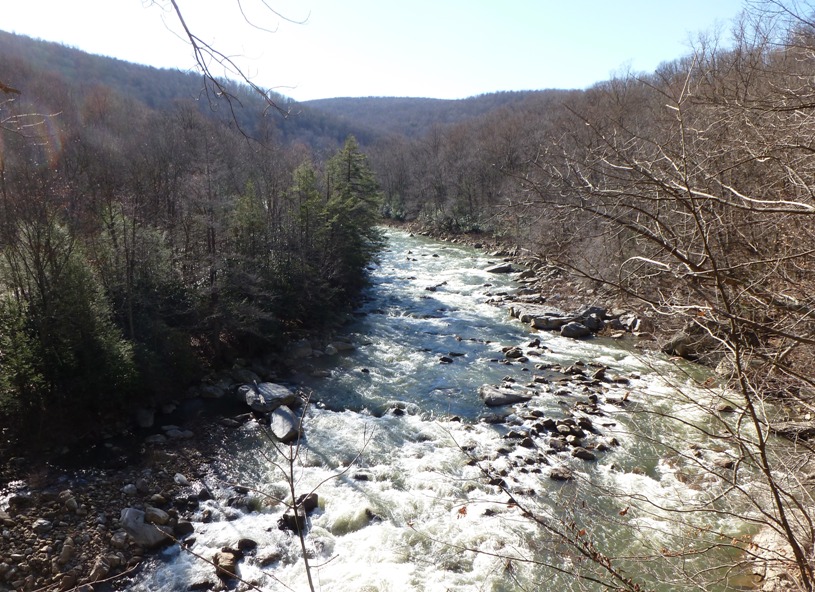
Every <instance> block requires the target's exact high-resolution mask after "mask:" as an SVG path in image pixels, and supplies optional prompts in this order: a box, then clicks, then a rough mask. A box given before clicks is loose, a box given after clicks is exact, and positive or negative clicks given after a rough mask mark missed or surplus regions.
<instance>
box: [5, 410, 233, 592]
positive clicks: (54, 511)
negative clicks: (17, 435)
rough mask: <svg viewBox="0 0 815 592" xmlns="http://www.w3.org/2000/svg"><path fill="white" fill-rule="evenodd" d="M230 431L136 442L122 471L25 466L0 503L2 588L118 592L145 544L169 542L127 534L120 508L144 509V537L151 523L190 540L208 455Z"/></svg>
mask: <svg viewBox="0 0 815 592" xmlns="http://www.w3.org/2000/svg"><path fill="white" fill-rule="evenodd" d="M174 429H177V428H175V427H172V428H169V429H168V430H166V431H168V432H169V431H172V430H174ZM230 429H232V428H231V427H229V425H221V424H217V423H216V424H214V425H208V424H204V423H200V422H198V423H191V424H190V425H189V426H186V427H185V429H184V431H186V432H189V433H190V434H192V430H195V433H197V434H198V435H197V436H195V435H191V436H187V437H183V438H167V439H166V440H164V441H162V442H157V441H156V442H154V443H149V442H143V443H142V444H141V445H139V447H138V450H137V451H136V454H135V458H134V459H133V462H132V463H130V464H128V465H127V466H125V467H119V468H106V469H100V468H96V467H93V466H88V467H84V468H81V469H67V470H66V469H63V468H61V467H60V465H59V462H58V461H55V460H51V461H47V462H43V463H42V464H38V465H27V466H26V467H25V470H26V474H24V475H20V474H19V473H18V475H17V476H20V477H24V479H22V478H21V479H15V480H13V481H10V482H8V483H7V484H6V488H5V493H4V495H3V497H2V498H0V501H2V506H0V507H5V508H6V509H5V510H3V511H0V523H2V538H0V590H3V591H6V590H20V591H23V590H61V591H68V590H83V591H90V590H94V589H118V586H119V584H118V583H119V582H120V581H122V579H123V578H125V577H126V576H127V574H130V573H133V572H134V570H136V569H137V568H138V566H139V564H140V563H141V561H142V560H143V559H144V557H145V556H146V555H147V554H148V553H149V552H150V551H151V549H152V548H153V547H155V546H156V545H157V544H160V543H162V542H165V541H166V540H169V538H168V537H165V536H162V537H161V541H159V540H152V539H150V538H147V537H139V536H133V531H131V532H128V530H127V529H126V528H125V526H126V524H125V520H123V517H124V516H123V511H125V510H128V509H132V510H137V511H139V512H144V514H143V516H144V517H145V518H146V522H147V526H146V527H145V530H146V531H147V532H151V531H154V530H155V529H154V528H153V526H152V525H155V526H157V527H160V528H161V529H162V531H163V532H164V533H166V534H167V535H169V537H173V538H178V539H182V538H184V537H186V536H188V535H189V534H190V533H191V532H192V527H191V524H190V523H189V521H188V520H187V518H188V516H190V515H191V513H192V512H194V511H195V509H196V508H197V504H198V501H199V500H201V499H206V497H207V496H208V493H207V491H206V488H205V487H204V486H203V481H202V479H203V477H204V476H205V475H206V474H207V473H208V471H209V464H210V462H211V461H212V456H211V455H212V454H213V453H214V452H215V451H216V450H217V446H216V444H217V442H218V441H219V440H220V439H222V438H223V437H228V434H227V432H228V431H229V430H230ZM179 431H180V430H179ZM154 440H156V439H154ZM18 465H20V463H18ZM20 466H21V467H22V465H20ZM102 585H104V586H105V588H100V586H102Z"/></svg>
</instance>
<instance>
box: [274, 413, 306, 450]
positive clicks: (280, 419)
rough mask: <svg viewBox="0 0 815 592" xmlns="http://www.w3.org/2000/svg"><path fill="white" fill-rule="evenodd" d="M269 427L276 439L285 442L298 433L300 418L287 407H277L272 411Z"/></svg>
mask: <svg viewBox="0 0 815 592" xmlns="http://www.w3.org/2000/svg"><path fill="white" fill-rule="evenodd" d="M269 429H270V430H271V432H272V435H273V436H274V437H275V438H276V439H277V440H279V441H280V442H283V443H284V444H287V443H289V442H293V441H294V440H296V439H297V437H298V436H299V435H300V419H299V418H298V417H297V416H296V415H295V414H294V412H293V411H292V410H291V409H289V408H288V407H278V408H277V409H275V410H274V411H273V412H272V416H271V418H270V420H269Z"/></svg>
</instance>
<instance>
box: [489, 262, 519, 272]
mask: <svg viewBox="0 0 815 592" xmlns="http://www.w3.org/2000/svg"><path fill="white" fill-rule="evenodd" d="M484 271H486V272H487V273H512V272H513V271H515V269H514V268H513V267H512V263H499V264H498V265H493V266H491V267H488V268H487V269H485V270H484Z"/></svg>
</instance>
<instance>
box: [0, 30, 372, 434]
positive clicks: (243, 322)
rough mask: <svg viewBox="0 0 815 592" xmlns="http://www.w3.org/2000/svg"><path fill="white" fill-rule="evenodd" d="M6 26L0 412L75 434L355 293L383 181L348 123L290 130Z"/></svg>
mask: <svg viewBox="0 0 815 592" xmlns="http://www.w3.org/2000/svg"><path fill="white" fill-rule="evenodd" d="M0 39H2V42H3V44H4V47H3V49H2V50H0V73H2V76H1V77H0V79H1V80H2V83H3V91H2V93H0V211H1V212H2V213H0V416H2V418H3V425H5V426H16V427H17V428H20V429H19V430H18V429H14V430H12V431H15V432H19V433H22V434H27V435H28V436H30V437H34V438H35V439H36V438H40V439H42V440H43V441H47V440H49V439H51V438H56V439H59V438H63V437H65V436H66V434H68V433H70V434H71V435H73V436H76V435H81V434H82V433H83V432H84V431H86V430H95V429H98V426H99V425H100V418H102V417H107V416H113V417H116V416H117V415H118V414H120V413H121V412H122V411H123V410H126V409H128V408H130V407H133V406H135V405H139V404H157V403H159V402H160V401H161V400H163V399H164V398H165V397H167V396H171V395H172V396H177V394H178V393H179V392H180V391H183V389H185V388H186V386H187V385H189V384H190V383H191V381H194V380H196V379H199V378H200V377H201V376H202V373H203V372H205V371H206V370H207V369H209V368H214V367H219V366H223V365H227V366H228V365H230V364H231V363H232V361H233V360H234V359H235V358H236V357H237V356H245V357H249V356H253V355H259V354H260V353H268V352H274V351H278V350H280V349H281V348H282V347H284V346H285V344H286V342H287V340H288V339H290V338H292V336H296V335H299V334H302V332H307V331H310V330H314V329H326V328H328V327H329V325H330V321H331V320H332V319H333V318H334V317H335V315H336V313H338V312H340V311H342V310H347V309H348V306H349V305H350V304H352V303H353V302H354V299H355V297H356V295H357V293H358V291H359V289H360V287H361V286H363V285H364V282H365V266H366V265H367V263H368V262H369V260H370V259H371V257H372V256H373V255H374V253H375V252H376V250H377V248H378V240H379V239H378V234H377V231H376V230H375V228H374V224H375V223H376V221H377V220H378V215H379V196H380V194H379V190H378V187H377V185H376V182H375V179H374V178H373V175H372V172H371V171H370V169H369V166H368V164H367V160H366V157H365V155H364V154H363V153H362V151H361V150H360V147H359V145H358V144H357V141H356V140H355V139H354V138H353V137H350V136H349V138H348V139H347V140H345V141H344V143H338V141H337V139H336V138H335V135H336V134H338V133H339V130H340V129H341V127H337V126H333V127H332V126H331V125H330V124H329V123H328V118H324V119H323V120H322V122H321V123H319V124H318V125H316V126H315V127H312V128H310V127H309V126H300V127H297V125H298V124H296V123H293V124H292V125H293V126H294V127H292V128H291V129H292V130H294V131H292V132H291V133H292V134H294V138H287V133H288V132H286V131H285V130H284V127H285V126H283V125H281V124H280V117H279V116H278V115H277V114H276V113H275V114H274V115H272V116H267V115H264V113H263V107H264V105H263V103H262V102H261V101H258V100H254V101H251V100H246V101H245V102H244V105H243V107H241V110H240V111H239V112H237V115H236V117H235V118H233V117H231V116H230V115H227V113H230V112H231V111H230V110H229V109H224V105H223V103H219V102H217V100H216V98H214V97H211V96H210V97H207V96H197V95H196V94H195V91H196V88H197V87H200V85H201V81H200V80H196V77H195V76H194V75H191V74H182V73H178V72H169V71H158V70H155V69H150V68H144V67H140V66H133V65H130V64H124V63H122V62H118V61H115V60H109V59H106V58H98V57H93V56H87V55H85V54H82V53H81V52H78V51H75V50H70V49H67V48H62V47H60V46H57V45H54V44H46V43H41V42H34V41H31V40H27V39H25V38H19V37H15V36H10V35H6V34H3V35H0ZM237 90H238V91H241V89H237ZM245 94H246V96H247V97H250V95H249V93H247V92H245ZM315 130H316V131H315ZM295 138H296V139H295ZM326 153H327V156H325V157H324V156H323V155H324V154H326ZM328 179H330V182H329V181H328ZM46 434H47V435H48V436H49V438H44V436H45V435H46Z"/></svg>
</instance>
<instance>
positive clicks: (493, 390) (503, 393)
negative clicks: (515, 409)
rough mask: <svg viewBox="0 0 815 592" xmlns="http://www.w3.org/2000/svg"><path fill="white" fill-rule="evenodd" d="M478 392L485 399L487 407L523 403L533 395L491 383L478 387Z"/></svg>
mask: <svg viewBox="0 0 815 592" xmlns="http://www.w3.org/2000/svg"><path fill="white" fill-rule="evenodd" d="M478 394H479V395H481V398H482V399H483V400H484V404H485V405H486V406H487V407H500V406H502V405H512V404H513V403H521V402H523V401H529V400H530V399H531V398H532V396H531V395H529V394H527V393H525V392H522V391H515V390H511V389H508V388H498V387H495V386H492V385H489V384H485V385H483V386H482V387H481V388H479V389H478Z"/></svg>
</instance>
